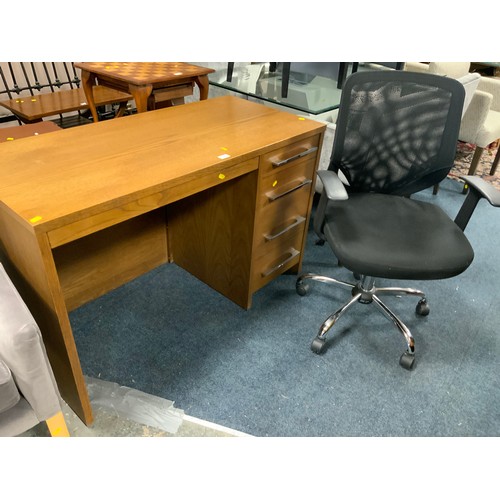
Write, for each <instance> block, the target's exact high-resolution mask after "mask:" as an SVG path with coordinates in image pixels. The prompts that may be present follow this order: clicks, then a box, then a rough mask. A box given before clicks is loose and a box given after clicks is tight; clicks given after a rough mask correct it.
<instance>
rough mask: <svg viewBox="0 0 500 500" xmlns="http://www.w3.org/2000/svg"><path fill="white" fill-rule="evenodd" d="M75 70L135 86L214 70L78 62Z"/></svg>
mask: <svg viewBox="0 0 500 500" xmlns="http://www.w3.org/2000/svg"><path fill="white" fill-rule="evenodd" d="M75 66H76V67H77V68H80V69H83V70H86V71H89V72H91V73H96V74H98V75H103V76H109V77H112V78H114V79H116V80H121V81H123V82H127V83H132V84H135V85H147V84H150V83H164V82H165V83H167V82H170V81H175V80H179V79H184V78H192V77H196V76H203V75H208V74H209V73H213V72H214V71H215V70H213V69H211V68H205V67H203V66H196V65H195V64H188V63H183V62H79V63H75Z"/></svg>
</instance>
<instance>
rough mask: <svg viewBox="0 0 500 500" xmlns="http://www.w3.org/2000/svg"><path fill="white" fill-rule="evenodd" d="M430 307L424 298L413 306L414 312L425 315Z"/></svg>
mask: <svg viewBox="0 0 500 500" xmlns="http://www.w3.org/2000/svg"><path fill="white" fill-rule="evenodd" d="M430 310H431V309H430V307H429V304H427V301H426V300H425V299H422V300H420V302H419V303H418V304H417V307H416V308H415V312H416V313H417V314H418V315H419V316H427V315H428V314H429V312H430Z"/></svg>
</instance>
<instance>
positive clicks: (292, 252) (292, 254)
mask: <svg viewBox="0 0 500 500" xmlns="http://www.w3.org/2000/svg"><path fill="white" fill-rule="evenodd" d="M299 253H300V252H299V251H298V250H296V249H295V248H291V249H290V250H289V251H288V254H289V256H288V257H287V258H286V259H285V260H284V261H283V262H280V263H279V264H278V265H277V266H274V267H273V268H272V269H269V270H267V271H264V272H263V273H262V277H263V278H265V277H267V276H269V275H271V274H273V273H274V272H275V271H278V270H279V269H281V268H282V267H283V266H285V265H286V264H288V263H289V262H290V261H291V260H292V259H294V258H295V257H297V255H299Z"/></svg>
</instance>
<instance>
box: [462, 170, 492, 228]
mask: <svg viewBox="0 0 500 500" xmlns="http://www.w3.org/2000/svg"><path fill="white" fill-rule="evenodd" d="M460 178H461V179H463V180H464V181H465V183H466V184H467V186H468V187H469V193H468V195H467V197H466V198H465V200H464V202H463V204H462V207H461V208H460V210H459V212H458V214H457V216H456V217H455V223H456V224H457V226H458V227H459V228H460V229H462V231H464V230H465V228H466V227H467V224H468V223H469V220H470V218H471V217H472V214H473V213H474V210H475V208H476V206H477V204H478V202H479V200H481V199H482V198H485V199H487V200H488V201H489V203H490V204H491V205H493V206H494V207H500V191H499V190H498V189H496V188H495V187H494V186H493V185H491V184H489V183H488V182H486V181H485V180H484V179H481V177H477V176H475V175H464V176H460Z"/></svg>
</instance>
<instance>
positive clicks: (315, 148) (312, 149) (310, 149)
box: [272, 146, 318, 167]
mask: <svg viewBox="0 0 500 500" xmlns="http://www.w3.org/2000/svg"><path fill="white" fill-rule="evenodd" d="M317 150H318V147H317V146H314V147H312V148H309V149H307V150H306V151H302V153H299V154H296V155H294V156H290V158H286V159H285V160H280V161H273V162H272V165H273V167H281V166H282V165H286V164H287V163H290V162H291V161H294V160H298V159H299V158H302V157H304V156H307V155H310V154H311V153H314V152H316V151H317Z"/></svg>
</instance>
